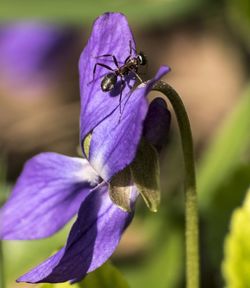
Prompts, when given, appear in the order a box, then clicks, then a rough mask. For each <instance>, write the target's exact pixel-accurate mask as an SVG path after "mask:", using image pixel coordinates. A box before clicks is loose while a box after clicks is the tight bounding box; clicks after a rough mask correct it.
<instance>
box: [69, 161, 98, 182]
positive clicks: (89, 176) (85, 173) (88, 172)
mask: <svg viewBox="0 0 250 288" xmlns="http://www.w3.org/2000/svg"><path fill="white" fill-rule="evenodd" d="M78 160H79V162H80V163H81V165H82V169H80V170H79V171H77V172H76V173H75V174H74V176H75V177H76V179H77V180H80V181H84V182H85V181H86V182H88V183H90V185H91V186H95V185H96V184H98V183H99V176H98V174H97V173H96V171H95V170H94V169H93V168H92V166H91V165H90V163H89V162H88V161H87V160H86V159H78Z"/></svg>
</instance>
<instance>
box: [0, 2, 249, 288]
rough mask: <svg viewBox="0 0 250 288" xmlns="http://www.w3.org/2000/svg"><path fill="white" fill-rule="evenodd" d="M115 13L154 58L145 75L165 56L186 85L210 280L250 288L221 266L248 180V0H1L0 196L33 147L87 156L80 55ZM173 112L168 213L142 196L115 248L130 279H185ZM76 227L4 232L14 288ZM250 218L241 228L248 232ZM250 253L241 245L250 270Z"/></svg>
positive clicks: (178, 282)
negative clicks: (13, 236)
mask: <svg viewBox="0 0 250 288" xmlns="http://www.w3.org/2000/svg"><path fill="white" fill-rule="evenodd" d="M106 11H119V12H123V13H124V14H126V16H127V17H128V19H129V22H130V24H131V28H132V30H133V32H134V35H135V39H136V42H137V49H138V50H142V51H144V53H145V54H146V55H147V58H148V67H147V68H146V71H144V73H143V75H142V77H143V78H144V79H148V78H150V77H151V76H152V75H154V73H155V72H156V70H157V69H158V67H159V66H160V65H162V64H166V65H169V66H170V67H171V69H172V71H171V73H170V74H168V75H167V76H166V77H165V78H164V80H165V81H166V82H168V83H169V84H171V85H172V86H173V87H174V88H175V89H176V90H177V91H178V92H179V94H180V95H181V97H182V99H183V101H184V103H185V105H186V109H187V111H188V113H189V117H190V121H191V126H192V131H193V137H194V145H195V155H196V163H197V178H198V179H197V180H198V189H199V190H198V198H199V210H200V211H199V212H200V231H201V233H200V240H201V264H202V275H201V281H202V287H204V288H206V287H209V288H211V287H215V288H216V287H224V286H226V287H232V288H234V287H235V288H238V287H239V288H240V287H248V286H244V284H242V286H235V285H234V284H232V283H231V282H230V281H232V280H231V278H232V277H233V278H235V277H236V278H237V277H239V278H242V277H241V276H238V274H237V273H236V272H235V271H234V270H233V271H232V272H230V273H231V274H230V273H229V274H230V275H229V274H228V269H226V268H225V267H227V265H229V266H230V264H224V265H223V266H222V263H225V261H226V260H225V259H228V256H227V255H226V254H227V249H226V248H225V244H224V243H225V237H226V235H227V234H228V233H229V230H230V229H229V228H230V221H231V215H232V213H233V211H234V209H236V208H237V207H239V206H240V205H241V204H242V203H243V201H244V198H245V194H246V191H247V188H248V186H249V183H250V164H249V151H250V149H249V148H250V137H249V133H250V100H249V99H250V82H249V80H250V79H249V72H250V65H249V63H250V3H249V1H248V0H219V1H215V0H212V1H209V0H186V1H182V0H154V1H153V0H137V1H133V0H110V1H101V0H82V1H79V0H76V1H74V2H72V3H69V2H68V1H66V0H61V1H60V2H59V1H53V2H52V1H48V0H46V1H35V2H34V1H22V3H21V2H20V1H17V0H13V1H11V2H10V1H1V4H0V19H1V20H0V21H1V22H0V201H1V204H3V203H4V201H5V200H6V199H7V197H8V194H9V193H10V191H11V187H12V185H13V184H14V182H15V180H16V179H17V176H18V175H19V173H20V171H21V169H22V166H23V164H24V163H25V161H26V160H27V159H29V158H30V157H32V156H33V155H35V154H37V153H39V152H43V151H54V152H58V153H63V154H67V155H71V156H77V155H78V151H79V149H78V139H79V135H78V133H79V132H78V126H79V124H78V123H79V110H80V105H79V99H80V98H79V97H80V96H79V83H78V59H79V55H80V53H81V51H82V49H83V48H84V45H85V43H86V41H87V39H88V36H89V34H90V31H91V26H92V22H93V21H94V19H95V18H96V17H97V16H98V15H100V14H102V13H103V12H106ZM128 45H129V44H128ZM103 101H105V99H103ZM170 109H171V107H170ZM172 116H173V117H172V119H173V121H172V124H171V131H170V135H169V139H168V144H167V146H166V148H165V149H164V151H163V152H162V154H161V157H160V158H161V168H162V169H161V174H162V181H161V186H162V203H161V206H160V209H159V212H158V213H156V214H154V213H151V212H149V211H148V210H147V208H146V207H145V205H144V203H143V201H141V200H140V201H138V203H137V209H136V216H135V219H134V221H133V223H132V225H131V226H130V227H129V228H128V230H127V231H126V233H125V234H124V237H123V239H122V241H121V243H120V245H119V247H118V249H117V251H116V253H115V254H114V256H113V257H112V262H113V263H114V264H115V265H116V266H117V267H118V268H119V269H120V271H121V272H122V273H123V274H124V275H125V277H126V278H127V280H128V282H129V284H130V286H131V287H132V288H133V287H145V288H147V287H157V288H172V287H173V288H177V287H178V288H179V287H184V286H185V277H184V275H185V271H184V263H185V255H184V196H183V177H184V172H183V160H182V152H181V147H180V139H179V134H178V127H177V125H176V121H175V117H174V114H173V113H172ZM249 220H250V219H249ZM246 223H247V221H246ZM70 225H71V224H69V225H68V226H67V227H65V229H63V231H61V232H59V233H58V234H57V235H55V236H54V237H52V238H49V239H45V240H41V241H40V240H39V241H28V242H26V241H9V242H2V243H1V246H2V247H1V249H2V253H3V261H2V263H1V265H2V267H3V268H4V272H5V279H6V283H7V287H8V288H14V287H29V285H28V284H24V285H23V284H16V283H15V279H16V278H17V277H18V276H20V275H21V274H22V273H23V272H25V271H26V270H27V269H29V268H31V267H33V266H34V264H37V263H39V262H40V261H41V260H43V259H45V258H46V257H47V256H49V255H50V254H51V253H52V252H53V251H55V250H56V249H57V248H58V247H60V246H62V245H63V244H64V242H65V240H66V237H67V231H68V230H69V228H70ZM249 225H250V221H249V222H248V226H244V227H243V228H242V229H243V230H244V229H248V231H249V229H250V228H249ZM248 239H249V238H248ZM246 243H248V242H247V241H246ZM246 245H247V244H246ZM248 245H250V244H248ZM246 249H248V251H250V247H249V246H248V248H246ZM246 251H247V250H246ZM249 253H250V252H249ZM249 255H250V254H247V253H246V254H244V255H243V256H242V255H241V256H242V257H243V258H244V262H246V266H244V267H245V268H246V271H248V272H249V271H250V256H249ZM238 258H239V257H238ZM238 258H237V259H238ZM223 259H224V260H223ZM223 261H224V262H223ZM240 265H241V264H240V261H239V267H240ZM244 265H245V264H244ZM222 267H224V268H222ZM229 270H230V269H229ZM234 272H235V275H233V276H232V274H234ZM246 275H247V272H246ZM249 275H250V273H249ZM249 281H250V280H249ZM249 283H250V282H248V285H249Z"/></svg>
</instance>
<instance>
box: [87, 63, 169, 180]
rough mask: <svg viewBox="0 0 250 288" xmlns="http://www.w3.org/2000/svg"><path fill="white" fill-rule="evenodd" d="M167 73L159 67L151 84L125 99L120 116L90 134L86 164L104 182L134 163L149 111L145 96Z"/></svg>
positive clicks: (102, 124)
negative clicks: (88, 154) (87, 162)
mask: <svg viewBox="0 0 250 288" xmlns="http://www.w3.org/2000/svg"><path fill="white" fill-rule="evenodd" d="M168 71H169V68H168V67H166V66H162V67H161V68H160V69H159V71H158V73H157V74H156V76H155V77H154V78H153V79H152V80H151V81H149V82H147V84H144V83H143V84H141V85H139V86H138V87H137V88H136V89H135V90H134V91H133V92H132V94H131V93H129V94H128V95H124V97H123V99H122V100H123V101H122V103H121V104H122V114H120V109H116V110H115V111H114V112H113V113H112V114H111V115H110V116H109V117H107V118H106V119H105V120H103V121H102V123H101V124H99V125H98V126H97V127H96V128H95V129H94V130H93V134H92V138H91V144H90V156H89V161H90V164H91V165H92V166H93V167H94V169H95V170H96V171H97V172H98V174H99V175H100V176H101V177H102V178H103V179H104V180H105V181H108V180H109V179H110V178H111V177H112V176H113V175H114V174H116V173H117V172H119V171H120V170H122V169H123V168H125V167H126V166H127V165H128V164H130V163H131V162H132V161H133V159H134V157H135V153H136V149H137V146H138V143H139V141H140V138H141V135H142V130H143V121H144V119H145V117H146V114H147V111H148V102H147V99H146V96H147V94H148V93H149V91H150V89H151V87H152V85H153V84H154V83H155V82H156V81H158V80H159V79H160V78H161V77H162V76H163V75H165V74H166V73H167V72H168Z"/></svg>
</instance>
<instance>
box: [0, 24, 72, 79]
mask: <svg viewBox="0 0 250 288" xmlns="http://www.w3.org/2000/svg"><path fill="white" fill-rule="evenodd" d="M69 40H72V39H71V38H70V34H69V33H68V32H67V31H65V30H63V29H60V28H58V27H57V26H54V25H48V24H44V23H38V22H20V23H14V24H7V25H2V26H1V28H0V63H1V65H0V73H1V80H2V77H3V76H5V77H7V78H8V79H9V81H10V80H11V82H12V85H13V84H14V83H15V85H16V84H17V82H24V83H26V84H28V83H30V82H32V84H34V80H38V79H37V77H40V78H39V79H40V81H41V80H42V79H43V78H46V79H47V80H48V79H49V77H46V75H47V74H49V75H50V76H51V74H50V73H51V72H52V71H51V70H53V69H55V68H56V67H57V68H58V66H59V60H60V62H62V61H61V57H59V58H60V59H58V55H60V54H61V53H60V52H65V51H64V49H65V48H66V47H67V45H68V44H67V43H69ZM64 54H65V53H64ZM45 70H46V73H44V71H45ZM13 78H14V79H13ZM5 80H6V79H5Z"/></svg>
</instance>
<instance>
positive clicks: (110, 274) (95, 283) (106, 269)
mask: <svg viewBox="0 0 250 288" xmlns="http://www.w3.org/2000/svg"><path fill="white" fill-rule="evenodd" d="M79 287H80V288H111V287H114V288H129V286H128V283H127V281H126V280H125V278H124V276H123V275H122V274H121V272H120V271H119V270H118V269H117V268H116V267H115V266H114V265H112V264H111V263H110V262H109V261H108V262H106V263H105V264H104V265H102V266H101V267H100V268H98V269H97V270H95V271H94V272H92V273H90V274H88V275H87V276H86V277H85V278H84V279H83V281H81V282H80V283H79Z"/></svg>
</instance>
